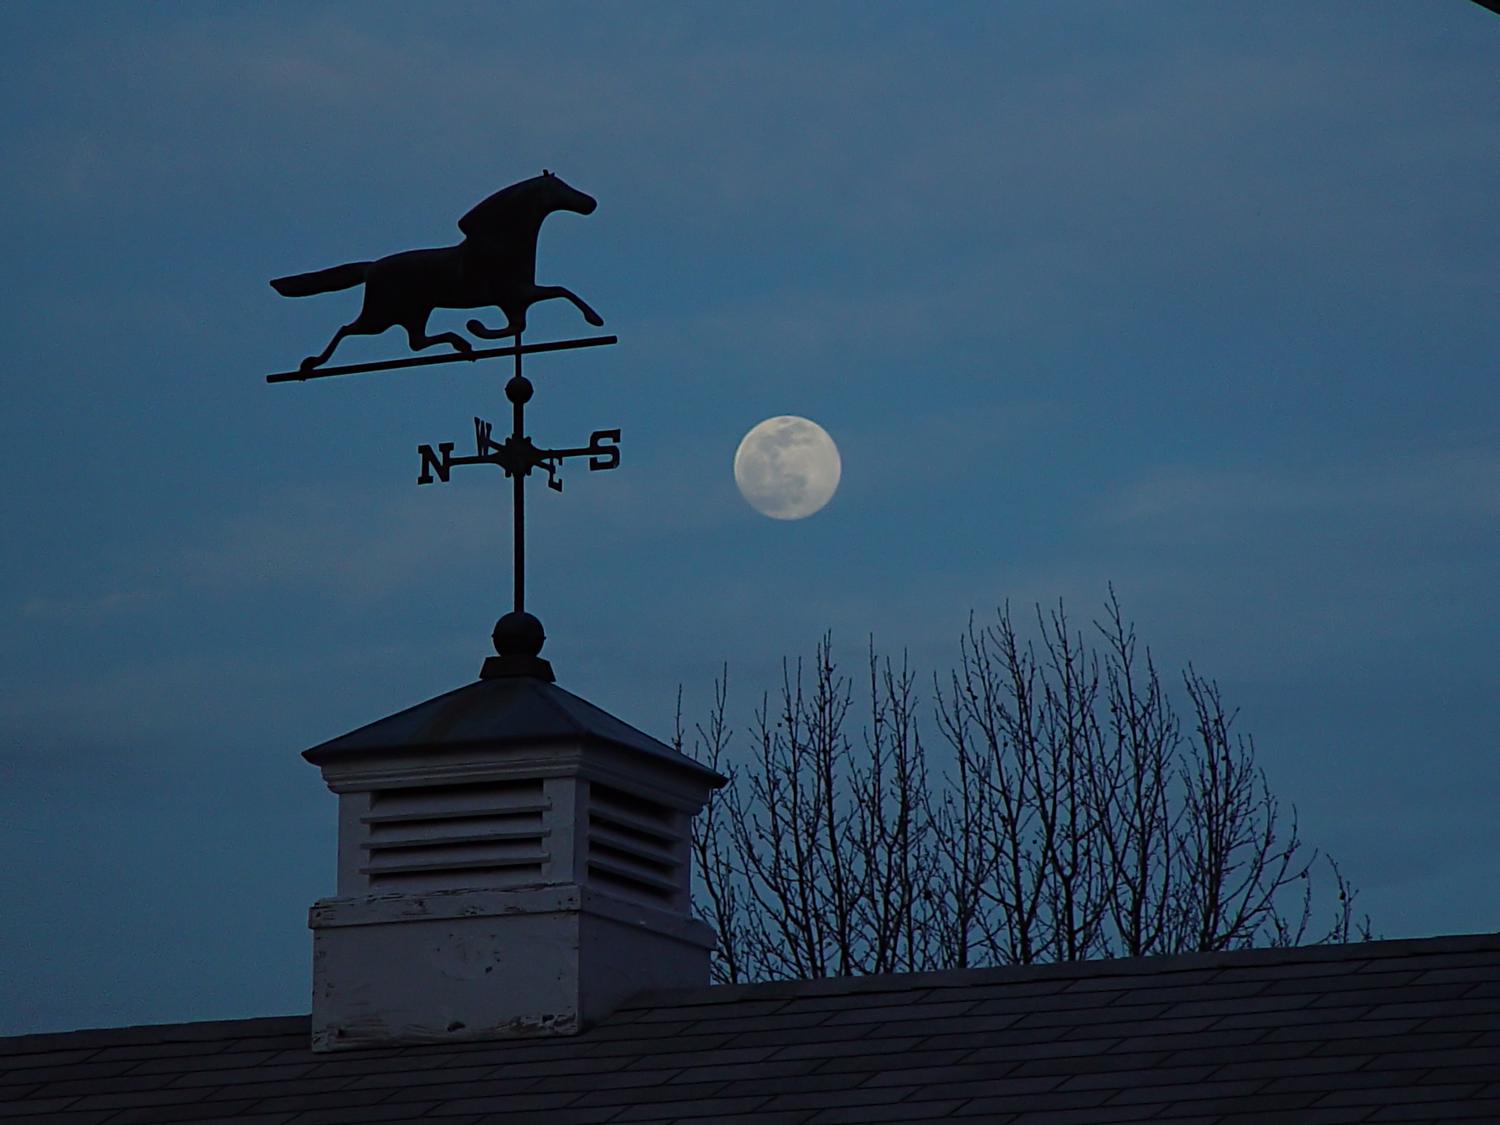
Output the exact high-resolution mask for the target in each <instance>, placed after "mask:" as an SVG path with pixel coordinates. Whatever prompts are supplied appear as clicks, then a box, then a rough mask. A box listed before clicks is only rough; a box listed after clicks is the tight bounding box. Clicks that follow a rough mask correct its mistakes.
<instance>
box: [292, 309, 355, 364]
mask: <svg viewBox="0 0 1500 1125" xmlns="http://www.w3.org/2000/svg"><path fill="white" fill-rule="evenodd" d="M360 332H361V329H360V327H359V321H358V320H351V321H350V322H349V323H348V324H345V325H342V326H340V328H339V330H338V331H337V332H335V333H334V334H333V339H331V340H329V341H328V346H327V347H326V348H324V349H323V350H322V351H321V352H319V353H318V354H317V355H310V356H308V357H307V358H306V359H304V360H303V361H302V363H301V366H300V368H299V370H302V371H311V370H312V369H313V368H314V367H321V366H322V365H323V364H325V363H327V362H328V361H329V359H330V358H332V356H333V349H334V348H336V347H338V346H339V341H340V340H342V339H343V338H344V337H345V336H353V335H357V334H360Z"/></svg>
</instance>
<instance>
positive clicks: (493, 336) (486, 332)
mask: <svg viewBox="0 0 1500 1125" xmlns="http://www.w3.org/2000/svg"><path fill="white" fill-rule="evenodd" d="M464 327H465V328H467V329H468V330H469V332H470V333H471V334H473V335H475V336H478V337H479V338H480V339H481V340H503V339H505V338H506V337H507V336H519V335H520V334H521V333H522V332H523V331H524V330H525V328H526V317H525V316H524V315H522V316H519V317H515V316H510V315H509V314H507V315H506V321H505V327H504V328H486V327H485V326H484V325H483V324H481V323H480V322H479V321H477V320H471V321H469V322H468V323H467V324H465V325H464Z"/></svg>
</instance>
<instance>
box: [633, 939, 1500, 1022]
mask: <svg viewBox="0 0 1500 1125" xmlns="http://www.w3.org/2000/svg"><path fill="white" fill-rule="evenodd" d="M1483 951H1500V932H1497V933H1476V934H1444V935H1441V936H1437V937H1425V938H1383V939H1381V940H1379V941H1365V942H1346V943H1340V944H1323V945H1294V946H1278V947H1274V948H1267V947H1257V948H1253V949H1229V950H1220V951H1216V952H1208V953H1199V952H1194V953H1169V954H1156V955H1151V956H1145V957H1113V958H1096V959H1092V960H1085V961H1049V962H1046V963H1041V964H1031V965H996V966H986V967H970V968H963V969H931V970H927V971H923V972H916V973H869V974H864V975H861V976H850V977H818V978H815V979H812V980H779V981H763V982H759V983H754V984H718V985H706V986H704V987H701V988H687V989H654V990H650V991H646V992H641V993H637V994H636V995H634V996H632V997H631V998H630V999H629V1000H628V1001H626V1003H625V1004H624V1005H622V1008H621V1010H622V1011H628V1010H632V1009H638V1008H647V1007H667V1006H675V1005H679V1004H684V1003H688V1002H691V1003H694V1004H716V1003H728V1002H731V1001H735V1000H740V999H747V998H751V997H755V998H761V999H775V998H778V997H787V998H790V997H793V996H807V995H832V994H839V993H852V992H910V991H913V990H916V989H942V988H960V987H967V986H970V985H976V984H995V983H1005V982H1011V981H1013V982H1016V983H1020V982H1026V981H1044V980H1057V979H1070V980H1074V979H1089V978H1100V977H1132V976H1161V975H1163V974H1166V973H1177V972H1190V971H1193V970H1204V969H1231V968H1242V967H1249V966H1259V965H1291V964H1311V963H1319V962H1330V961H1375V960H1386V959H1394V958H1398V957H1410V956H1439V955H1442V954H1452V953H1470V952H1483Z"/></svg>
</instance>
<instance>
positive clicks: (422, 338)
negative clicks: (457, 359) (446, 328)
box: [401, 309, 474, 355]
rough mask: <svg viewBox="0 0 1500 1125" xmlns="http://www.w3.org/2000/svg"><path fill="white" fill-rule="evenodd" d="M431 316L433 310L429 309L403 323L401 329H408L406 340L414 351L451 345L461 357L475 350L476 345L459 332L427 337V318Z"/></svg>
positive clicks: (440, 333)
mask: <svg viewBox="0 0 1500 1125" xmlns="http://www.w3.org/2000/svg"><path fill="white" fill-rule="evenodd" d="M431 315H432V310H431V309H427V310H425V311H423V312H421V313H419V314H417V315H415V316H412V317H410V318H409V319H407V320H404V321H402V323H401V327H402V328H405V329H406V340H407V343H409V344H410V345H411V350H412V351H414V352H415V351H421V350H422V349H423V348H430V347H432V345H433V344H451V345H452V346H453V349H454V350H455V351H457V352H458V353H459V354H460V355H468V354H469V353H470V352H472V351H473V350H474V345H473V344H471V343H469V341H467V340H465V339H464V338H463V337H462V336H460V335H459V334H458V333H457V332H439V333H438V334H437V335H436V336H429V335H427V318H428V317H429V316H431Z"/></svg>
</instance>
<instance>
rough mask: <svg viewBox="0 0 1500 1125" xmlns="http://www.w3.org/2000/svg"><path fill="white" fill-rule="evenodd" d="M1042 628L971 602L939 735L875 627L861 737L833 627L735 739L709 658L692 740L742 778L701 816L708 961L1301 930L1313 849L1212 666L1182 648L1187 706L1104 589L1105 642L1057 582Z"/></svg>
mask: <svg viewBox="0 0 1500 1125" xmlns="http://www.w3.org/2000/svg"><path fill="white" fill-rule="evenodd" d="M1036 625H1037V633H1038V640H1037V641H1035V642H1029V641H1025V640H1023V639H1022V637H1021V635H1020V634H1019V633H1018V631H1017V629H1016V628H1015V625H1014V622H1013V620H1012V617H1011V614H1010V610H1009V607H1008V606H1006V607H1002V608H1001V609H1000V610H998V611H997V613H996V617H995V620H994V621H993V622H992V623H990V624H988V625H984V626H980V625H978V624H977V623H976V622H975V620H974V619H973V618H971V620H970V624H969V628H968V630H967V632H966V633H965V635H964V636H963V637H962V638H961V639H960V642H959V655H958V663H957V666H956V667H955V668H954V669H952V670H951V671H949V672H948V673H947V674H946V675H945V676H942V677H937V676H934V677H933V682H932V699H931V701H930V706H931V719H932V723H933V726H934V727H935V729H936V731H937V733H938V735H939V737H940V749H939V750H937V751H935V752H932V753H929V749H928V743H927V741H926V740H924V738H923V734H922V729H921V723H920V722H919V717H920V716H919V712H920V710H921V707H922V702H921V700H920V699H919V696H918V691H917V677H916V674H915V673H914V672H913V671H912V670H911V669H910V668H909V666H908V664H907V661H906V659H905V658H904V657H903V658H902V659H901V661H900V662H899V663H897V662H894V661H892V660H891V659H889V658H883V657H881V656H880V654H879V653H878V652H877V651H876V650H875V647H874V643H873V641H872V642H871V644H870V647H869V651H868V658H867V679H866V681H865V685H864V689H863V691H862V692H861V699H860V701H861V703H863V704H864V705H865V706H866V707H867V708H868V710H867V711H866V712H865V715H864V721H863V723H862V724H861V728H862V729H861V731H860V736H859V741H858V744H857V745H856V743H855V742H854V741H853V740H852V739H851V737H850V727H851V725H852V724H851V718H850V716H851V713H852V711H853V708H854V706H855V692H854V688H853V684H852V683H851V681H850V680H849V678H848V677H847V676H845V675H844V673H843V672H842V671H841V670H840V669H839V667H838V665H837V664H836V662H835V661H834V658H833V649H832V643H831V640H830V638H829V637H827V636H825V637H824V638H823V639H822V641H820V642H819V644H818V645H817V648H816V652H815V654H814V657H813V660H812V662H811V666H810V667H808V666H805V665H804V663H803V662H802V661H801V660H797V661H788V662H784V663H783V669H782V682H781V685H780V688H779V690H778V692H777V693H776V695H775V696H774V698H773V697H772V696H771V695H770V694H766V695H763V696H762V698H761V701H760V704H759V706H758V707H757V708H756V710H755V713H754V717H753V719H752V721H751V723H750V725H749V731H748V736H749V737H748V741H749V750H748V752H747V753H746V754H744V755H743V756H741V755H737V754H735V753H733V752H732V750H731V746H730V744H731V741H732V732H731V729H730V724H729V721H728V719H727V717H726V716H727V708H728V684H727V673H724V674H721V675H720V677H719V678H718V679H717V680H716V682H715V686H714V697H713V703H712V705H711V706H710V708H709V711H708V716H707V718H706V719H705V720H704V721H703V722H702V723H698V724H695V726H694V729H693V738H692V740H691V742H692V749H693V751H694V753H695V754H696V755H697V756H698V757H699V758H700V759H701V760H704V761H706V762H707V763H708V764H709V765H711V766H713V767H714V768H715V769H718V770H720V771H721V772H723V773H725V775H726V776H728V777H729V778H730V784H729V785H728V786H727V787H726V788H725V790H723V791H722V792H720V793H718V794H716V795H715V796H714V798H713V799H712V800H711V801H710V803H709V806H708V808H707V809H706V810H705V812H704V814H703V815H702V816H701V817H700V818H699V819H698V821H697V823H696V825H695V835H694V849H695V855H696V858H697V869H698V873H699V886H698V890H699V896H698V909H699V913H700V914H701V915H702V916H703V917H704V918H705V919H706V920H707V921H708V922H709V923H710V924H711V925H713V926H714V927H715V929H716V930H717V931H718V933H719V935H720V946H719V950H718V953H717V954H716V957H715V961H714V975H715V979H716V980H719V981H724V982H736V981H747V980H768V979H778V978H810V977H819V976H831V975H839V976H844V975H851V974H862V973H882V972H898V971H904V972H910V971H916V970H921V969H932V968H950V967H963V966H970V965H996V964H1030V963H1034V962H1044V961H1069V960H1078V959H1082V958H1090V957H1115V956H1140V955H1145V954H1156V953H1173V952H1183V951H1188V950H1217V949H1228V948H1239V947H1244V946H1251V945H1273V944H1281V945H1288V944H1297V943H1301V942H1303V941H1306V940H1309V926H1310V923H1311V918H1312V910H1313V904H1314V895H1313V882H1314V880H1313V872H1314V868H1315V865H1317V863H1318V859H1319V855H1318V853H1317V852H1316V851H1312V850H1309V849H1307V848H1306V847H1305V846H1304V845H1303V843H1302V840H1301V838H1300V836H1299V834H1298V825H1297V816H1296V810H1295V809H1291V810H1290V811H1289V812H1287V813H1286V814H1285V815H1283V812H1282V808H1281V805H1280V803H1279V802H1278V800H1277V799H1276V797H1275V796H1274V795H1273V794H1272V793H1271V790H1270V788H1269V785H1268V783H1267V780H1266V777H1265V775H1264V773H1263V772H1262V771H1261V770H1260V768H1259V767H1258V766H1257V765H1256V764H1255V747H1254V742H1253V740H1251V739H1250V738H1249V737H1248V736H1244V735H1241V734H1239V733H1238V732H1237V731H1235V730H1234V720H1235V713H1234V712H1233V711H1230V710H1226V708H1225V706H1224V704H1223V701H1222V699H1221V697H1220V693H1219V688H1218V685H1217V684H1216V683H1215V682H1214V681H1212V680H1209V679H1206V678H1205V677H1203V676H1201V675H1199V674H1198V673H1197V671H1196V670H1194V669H1193V668H1192V667H1191V666H1189V667H1188V668H1187V669H1186V670H1185V671H1184V673H1183V674H1182V686H1183V692H1184V695H1185V698H1186V701H1187V705H1188V710H1189V715H1188V718H1187V720H1186V721H1185V722H1184V720H1183V719H1181V718H1180V717H1179V715H1178V712H1177V711H1176V709H1175V708H1174V706H1173V703H1172V701H1171V699H1170V698H1169V693H1168V692H1167V690H1166V689H1165V687H1164V685H1163V683H1162V680H1161V678H1160V676H1159V674H1158V671H1157V668H1156V665H1155V663H1154V661H1153V660H1152V658H1151V654H1150V652H1149V651H1145V652H1142V651H1140V648H1139V646H1138V644H1137V640H1136V636H1135V632H1134V629H1133V627H1132V626H1131V625H1130V624H1129V623H1128V622H1127V621H1126V620H1125V618H1124V616H1123V614H1122V613H1121V610H1120V606H1119V603H1118V601H1117V600H1116V598H1115V596H1114V592H1113V590H1111V592H1110V597H1109V601H1108V602H1107V604H1106V606H1105V614H1104V619H1103V620H1102V621H1099V622H1095V624H1094V630H1093V633H1094V635H1095V636H1096V642H1097V643H1096V644H1095V645H1093V646H1090V645H1088V644H1086V643H1085V638H1084V635H1083V633H1082V632H1079V631H1074V630H1073V629H1072V628H1071V627H1070V625H1069V623H1068V619H1067V616H1066V614H1065V613H1064V611H1063V608H1062V606H1061V605H1059V606H1058V607H1057V608H1056V609H1055V610H1052V611H1050V612H1043V611H1042V609H1041V608H1040V607H1038V608H1037V610H1036ZM686 742H687V739H686V738H685V736H684V733H683V730H682V721H681V694H680V692H679V706H678V732H677V745H678V748H679V749H682V748H684V747H685V743H686ZM1326 862H1327V864H1328V867H1329V869H1330V871H1331V873H1332V877H1333V880H1334V890H1335V891H1336V893H1337V899H1336V901H1335V903H1334V905H1333V908H1332V916H1331V920H1330V924H1329V926H1328V929H1327V930H1326V931H1323V932H1320V933H1319V934H1317V935H1316V938H1315V940H1318V941H1347V940H1348V939H1349V936H1350V932H1351V928H1352V927H1353V904H1354V897H1355V892H1354V891H1353V889H1352V887H1351V886H1350V885H1349V884H1348V883H1347V881H1346V880H1345V879H1344V877H1343V874H1342V872H1341V871H1340V870H1339V868H1338V866H1337V865H1336V864H1333V863H1332V861H1331V860H1328V861H1326ZM1359 932H1360V936H1366V937H1367V936H1368V920H1366V921H1365V923H1364V925H1363V926H1362V927H1359Z"/></svg>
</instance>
